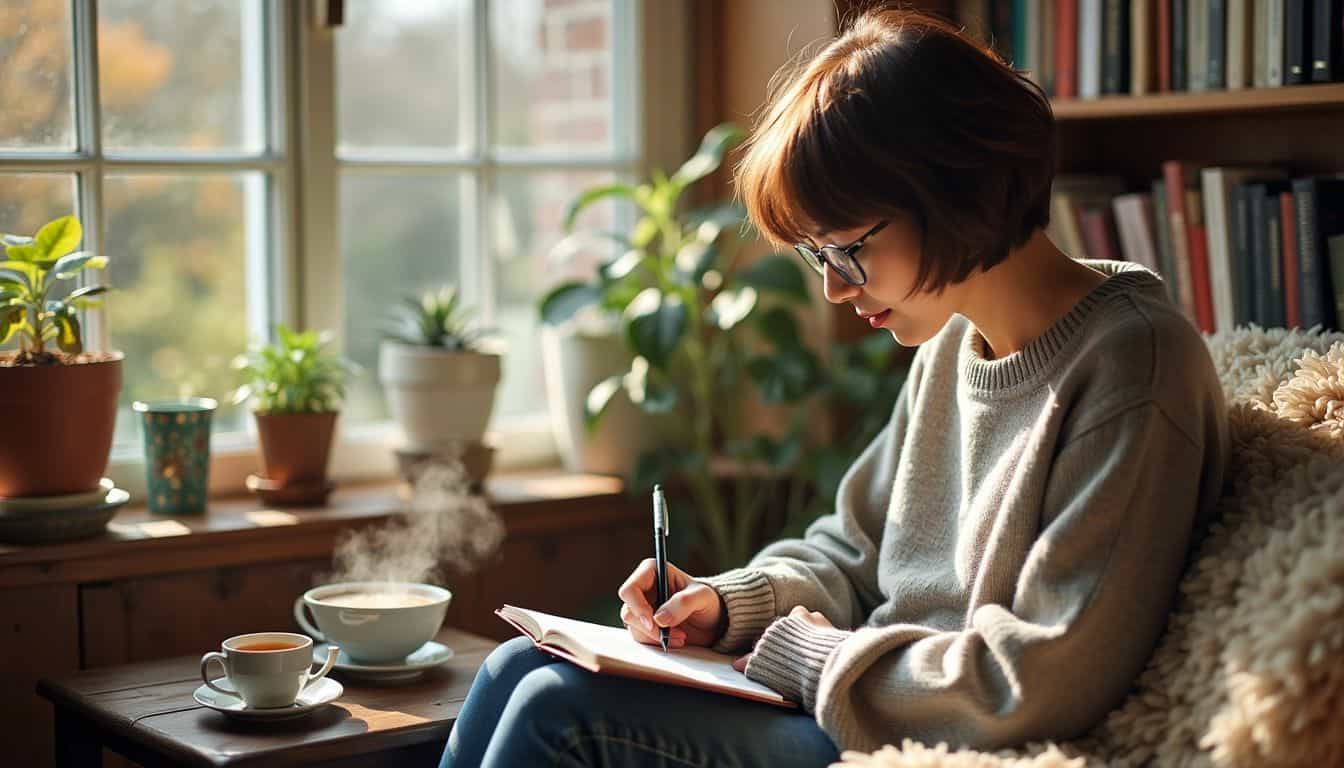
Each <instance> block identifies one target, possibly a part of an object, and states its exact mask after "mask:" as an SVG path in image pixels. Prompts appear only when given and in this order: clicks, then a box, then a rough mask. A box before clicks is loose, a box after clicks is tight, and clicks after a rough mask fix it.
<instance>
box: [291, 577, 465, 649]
mask: <svg viewBox="0 0 1344 768" xmlns="http://www.w3.org/2000/svg"><path fill="white" fill-rule="evenodd" d="M452 597H453V595H452V593H451V592H449V591H448V590H446V589H443V588H441V587H436V586H433V585H432V584H417V583H414V582H397V581H353V582H346V583H342V584H327V585H326V586H322V587H315V588H313V589H310V590H308V591H307V592H305V593H303V596H302V597H300V598H299V599H298V600H296V601H294V619H295V620H296V621H298V623H299V626H300V627H302V628H303V630H304V631H305V632H307V633H309V634H311V635H312V636H313V637H315V638H317V639H318V640H319V641H325V642H330V643H335V644H337V645H339V646H341V647H342V648H344V649H345V653H346V655H347V656H349V657H350V660H351V661H353V662H355V663H357V664H389V663H395V662H398V661H400V660H402V659H404V658H406V657H407V656H409V655H410V654H411V653H412V652H414V651H415V650H416V649H417V648H419V647H420V646H422V645H424V644H425V643H427V642H429V641H430V640H432V639H434V635H435V634H437V633H438V631H439V628H440V627H442V626H443V617H444V615H445V614H446V613H447V612H448V603H449V601H450V600H452ZM305 609H307V611H310V612H312V614H313V619H314V620H315V621H316V626H314V625H313V624H312V623H310V622H309V621H308V617H307V615H306V614H305Z"/></svg>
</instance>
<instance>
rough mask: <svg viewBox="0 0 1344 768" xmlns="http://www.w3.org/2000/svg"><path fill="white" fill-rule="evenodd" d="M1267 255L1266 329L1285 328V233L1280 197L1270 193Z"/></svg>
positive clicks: (1266, 227)
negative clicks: (1280, 212)
mask: <svg viewBox="0 0 1344 768" xmlns="http://www.w3.org/2000/svg"><path fill="white" fill-rule="evenodd" d="M1265 253H1266V255H1267V256H1268V257H1269V258H1268V264H1269V291H1268V292H1267V293H1268V300H1267V301H1266V307H1267V308H1268V311H1269V316H1268V317H1266V318H1265V327H1266V328H1282V327H1284V311H1283V307H1284V290H1283V231H1282V220H1281V219H1280V218H1279V196H1278V194H1277V193H1275V192H1269V193H1268V195H1267V196H1266V197H1265Z"/></svg>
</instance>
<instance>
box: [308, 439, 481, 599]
mask: <svg viewBox="0 0 1344 768" xmlns="http://www.w3.org/2000/svg"><path fill="white" fill-rule="evenodd" d="M503 540H504V523H503V522H502V521H501V520H500V519H499V516H498V515H496V514H495V512H494V511H493V510H492V509H490V505H489V504H487V503H486V501H485V499H484V498H483V497H481V496H479V495H476V494H473V493H471V481H470V479H469V478H468V476H467V474H466V471H465V470H464V469H463V467H462V463H461V462H460V461H458V460H457V459H456V458H452V457H440V456H435V457H433V458H432V459H428V460H425V461H422V462H420V463H419V464H417V466H416V467H415V469H414V470H413V472H412V498H411V503H410V505H409V508H408V509H407V510H406V511H405V512H403V513H402V514H401V515H399V516H397V517H394V518H393V519H391V520H389V521H388V522H387V524H386V525H383V526H381V527H378V528H371V529H365V530H362V531H356V532H352V533H350V534H348V535H347V536H345V538H343V539H342V540H340V541H339V542H338V543H337V545H336V551H335V555H334V558H333V560H334V565H335V573H333V574H332V575H331V576H330V577H329V579H328V582H329V583H334V582H342V581H406V582H423V583H430V584H439V583H441V582H442V580H443V576H444V572H443V570H442V569H445V568H446V569H447V571H448V572H450V573H452V574H459V575H460V574H466V573H470V572H471V571H474V570H475V569H476V568H478V567H480V566H481V565H482V564H483V563H484V562H485V561H486V560H487V559H488V558H489V557H490V556H491V555H493V554H494V553H495V552H496V551H497V550H498V549H499V545H500V543H501V542H502V541H503Z"/></svg>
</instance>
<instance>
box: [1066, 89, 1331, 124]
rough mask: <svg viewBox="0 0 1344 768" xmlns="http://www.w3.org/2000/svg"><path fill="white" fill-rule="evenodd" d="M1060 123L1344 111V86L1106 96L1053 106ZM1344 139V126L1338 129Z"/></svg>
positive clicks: (1070, 100) (1071, 100)
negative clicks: (1320, 109) (1321, 109)
mask: <svg viewBox="0 0 1344 768" xmlns="http://www.w3.org/2000/svg"><path fill="white" fill-rule="evenodd" d="M1053 107H1054V110H1055V119H1056V120H1059V121H1061V122H1062V121H1082V120H1104V119H1113V118H1142V117H1169V116H1177V115H1181V116H1202V115H1234V114H1245V113H1269V112H1285V111H1292V110H1310V109H1316V108H1324V109H1327V110H1340V111H1344V83H1322V84H1315V85H1291V86H1284V87H1279V88H1249V89H1242V90H1236V91H1205V92H1203V93H1158V94H1152V95H1147V96H1106V97H1103V98H1100V99H1087V100H1083V99H1068V100H1056V101H1054V102H1053ZM1337 130H1338V133H1337V134H1336V136H1337V137H1339V136H1344V123H1341V124H1340V125H1338V126H1337Z"/></svg>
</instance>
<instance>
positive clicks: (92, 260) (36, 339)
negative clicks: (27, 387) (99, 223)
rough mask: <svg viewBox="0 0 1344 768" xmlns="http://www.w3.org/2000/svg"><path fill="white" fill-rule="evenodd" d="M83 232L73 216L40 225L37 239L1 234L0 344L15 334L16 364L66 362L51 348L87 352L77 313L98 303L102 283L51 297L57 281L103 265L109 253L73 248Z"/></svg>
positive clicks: (74, 353) (69, 352)
mask: <svg viewBox="0 0 1344 768" xmlns="http://www.w3.org/2000/svg"><path fill="white" fill-rule="evenodd" d="M83 238H84V230H83V229H82V228H81V227H80V225H79V220H78V219H76V218H75V217H74V216H62V217H61V218H59V219H55V220H53V221H50V222H48V223H46V224H45V225H43V226H42V228H41V229H39V230H38V231H37V234H36V235H34V236H33V237H24V236H21V235H0V241H3V243H4V260H3V261H0V344H3V343H5V342H7V341H9V340H10V339H13V338H15V337H17V338H18V341H19V352H18V354H17V355H16V356H15V358H14V363H15V364H17V365H44V364H46V365H50V364H57V363H61V362H63V361H62V360H61V358H60V357H59V356H57V355H56V354H55V353H53V352H52V351H51V349H50V348H49V345H50V344H52V343H53V342H54V344H55V346H56V347H57V348H58V349H60V351H62V352H65V353H66V354H68V355H77V354H79V353H80V352H83V351H84V335H83V332H82V331H81V329H80V323H79V311H80V310H82V309H94V308H96V307H97V306H99V304H100V300H99V299H95V298H93V297H95V296H97V295H99V294H101V293H106V292H107V288H106V287H105V286H101V285H88V286H84V287H83V288H76V289H75V290H73V291H71V292H70V293H69V294H68V295H67V296H65V297H64V298H60V299H52V298H49V297H50V295H51V291H52V289H53V288H54V287H55V286H56V283H57V282H58V281H61V280H72V279H74V278H75V277H76V276H77V275H78V274H79V273H80V272H83V271H84V270H86V269H103V268H104V267H106V266H107V257H106V256H98V255H96V254H93V253H90V252H89V251H75V248H76V246H78V245H79V242H80V240H82V239H83Z"/></svg>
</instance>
